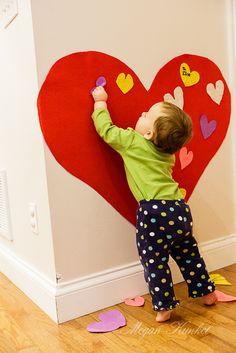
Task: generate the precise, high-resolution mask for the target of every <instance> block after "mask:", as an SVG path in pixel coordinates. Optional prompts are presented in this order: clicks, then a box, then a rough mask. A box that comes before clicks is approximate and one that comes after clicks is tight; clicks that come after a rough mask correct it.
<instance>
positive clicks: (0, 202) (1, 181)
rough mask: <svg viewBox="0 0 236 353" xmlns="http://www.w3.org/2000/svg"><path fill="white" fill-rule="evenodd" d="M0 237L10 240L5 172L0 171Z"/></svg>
mask: <svg viewBox="0 0 236 353" xmlns="http://www.w3.org/2000/svg"><path fill="white" fill-rule="evenodd" d="M0 235H1V236H3V237H5V238H7V239H9V240H12V234H11V226H10V210H9V200H8V189H7V174H6V171H5V170H0Z"/></svg>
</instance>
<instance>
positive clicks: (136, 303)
mask: <svg viewBox="0 0 236 353" xmlns="http://www.w3.org/2000/svg"><path fill="white" fill-rule="evenodd" d="M125 304H126V305H130V306H142V305H143V304H144V298H143V297H140V296H137V297H135V298H134V299H130V298H126V299H125Z"/></svg>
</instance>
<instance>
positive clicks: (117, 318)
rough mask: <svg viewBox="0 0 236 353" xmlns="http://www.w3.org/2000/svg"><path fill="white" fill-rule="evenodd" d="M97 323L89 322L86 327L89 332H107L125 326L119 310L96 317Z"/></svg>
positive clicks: (124, 320)
mask: <svg viewBox="0 0 236 353" xmlns="http://www.w3.org/2000/svg"><path fill="white" fill-rule="evenodd" d="M98 318H99V320H101V321H99V322H91V323H90V324H89V325H88V326H87V330H88V331H89V332H109V331H114V330H116V329H118V328H120V327H123V326H125V325H126V319H125V317H124V315H123V314H122V313H121V312H120V311H119V310H110V311H106V312H102V313H100V314H99V315H98Z"/></svg>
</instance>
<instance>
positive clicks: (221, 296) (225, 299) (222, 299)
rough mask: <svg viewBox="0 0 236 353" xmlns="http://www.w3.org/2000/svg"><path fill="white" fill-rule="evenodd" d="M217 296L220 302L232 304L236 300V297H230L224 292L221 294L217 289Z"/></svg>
mask: <svg viewBox="0 0 236 353" xmlns="http://www.w3.org/2000/svg"><path fill="white" fill-rule="evenodd" d="M215 294H216V296H217V301H218V302H232V301H235V300H236V297H233V296H232V295H228V294H225V293H223V292H220V291H219V290H217V289H216V290H215Z"/></svg>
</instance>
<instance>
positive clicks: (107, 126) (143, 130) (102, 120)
mask: <svg viewBox="0 0 236 353" xmlns="http://www.w3.org/2000/svg"><path fill="white" fill-rule="evenodd" d="M92 96H93V99H94V112H93V114H92V119H93V121H94V125H95V129H96V131H97V132H98V134H99V135H100V136H101V138H102V139H103V140H104V141H105V142H106V143H107V144H109V145H110V146H111V147H112V148H113V149H114V150H116V151H117V152H118V153H119V154H120V156H121V157H122V159H123V161H124V168H125V172H126V177H127V182H128V185H129V187H130V190H131V192H132V193H133V195H134V197H135V198H136V200H137V201H138V203H139V204H138V207H137V211H136V216H137V225H136V228H137V229H136V243H137V249H138V253H139V258H140V262H141V264H142V266H143V268H144V278H145V280H146V282H147V284H148V288H149V292H150V295H151V298H152V307H153V310H155V311H157V317H156V320H157V321H158V322H162V321H166V320H169V319H170V314H171V310H173V309H174V308H175V307H176V306H177V305H179V304H180V301H179V300H177V299H176V297H175V294H174V288H173V282H172V276H171V272H170V268H169V266H168V260H169V255H171V256H172V258H173V259H174V260H175V261H176V263H177V265H178V266H179V268H180V271H181V273H182V275H183V277H184V279H185V281H186V283H187V286H188V293H189V296H190V297H192V298H196V297H202V298H203V303H204V304H206V305H212V304H215V303H216V301H217V298H216V294H215V293H214V291H215V285H214V283H213V282H211V280H210V277H209V274H208V271H207V269H206V264H205V262H204V259H203V257H202V256H201V255H200V253H199V249H198V245H197V241H196V239H195V238H194V236H193V234H192V225H193V223H192V216H191V211H190V208H189V205H188V204H187V203H186V202H185V201H184V199H183V195H182V193H181V191H180V190H179V187H178V183H177V182H175V181H174V180H173V178H172V168H173V166H174V163H175V156H174V153H175V152H177V151H178V150H179V149H181V148H182V146H183V145H185V144H186V143H187V142H188V141H189V140H190V139H191V137H192V121H191V119H190V117H189V116H188V115H187V114H186V113H185V112H184V111H183V110H181V109H180V108H179V107H177V106H175V105H174V104H171V103H168V102H158V103H156V104H154V105H153V106H152V107H151V108H150V109H149V111H148V112H144V113H142V115H141V116H140V117H139V119H138V121H137V123H136V126H135V128H134V129H132V128H130V127H129V128H127V129H122V128H119V127H117V126H116V125H114V124H113V123H112V120H111V118H110V115H109V112H108V109H107V103H106V102H107V99H108V95H107V93H106V91H105V89H104V88H103V87H101V86H99V87H97V88H95V89H94V90H93V92H92Z"/></svg>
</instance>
